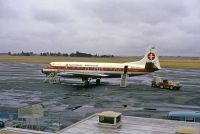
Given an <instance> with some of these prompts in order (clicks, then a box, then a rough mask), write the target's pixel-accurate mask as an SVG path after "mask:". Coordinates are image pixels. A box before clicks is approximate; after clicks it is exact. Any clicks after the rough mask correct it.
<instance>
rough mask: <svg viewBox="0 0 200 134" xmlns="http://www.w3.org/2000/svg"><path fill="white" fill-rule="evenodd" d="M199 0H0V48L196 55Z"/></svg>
mask: <svg viewBox="0 0 200 134" xmlns="http://www.w3.org/2000/svg"><path fill="white" fill-rule="evenodd" d="M199 7H200V2H199V0H176V1H175V0H43V1H41V0H0V47H1V49H0V52H8V51H11V52H20V51H22V50H23V51H33V52H38V53H39V52H48V51H49V52H58V51H60V52H67V53H71V52H75V51H82V52H88V53H93V54H114V55H143V54H144V51H145V50H146V48H147V47H148V46H149V45H155V46H156V47H157V48H158V50H159V54H160V55H168V56H200V45H199V43H200V8H199Z"/></svg>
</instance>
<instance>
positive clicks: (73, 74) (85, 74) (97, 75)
mask: <svg viewBox="0 0 200 134" xmlns="http://www.w3.org/2000/svg"><path fill="white" fill-rule="evenodd" d="M57 75H58V76H61V77H75V78H83V77H85V78H102V77H108V76H109V75H106V74H103V73H98V72H93V73H91V72H60V73H57Z"/></svg>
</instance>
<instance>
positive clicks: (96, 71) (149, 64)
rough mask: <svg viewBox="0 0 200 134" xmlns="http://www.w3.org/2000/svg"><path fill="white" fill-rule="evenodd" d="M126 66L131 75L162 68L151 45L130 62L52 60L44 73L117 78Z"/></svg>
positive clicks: (75, 76)
mask: <svg viewBox="0 0 200 134" xmlns="http://www.w3.org/2000/svg"><path fill="white" fill-rule="evenodd" d="M125 68H126V73H127V74H128V75H129V76H136V75H144V74H147V73H150V72H154V71H156V70H159V69H160V63H159V60H158V56H157V54H156V50H155V47H150V48H149V49H148V50H147V52H146V54H145V56H144V58H143V59H142V60H140V61H136V62H128V63H98V62H51V63H50V64H49V65H48V66H47V67H45V68H43V69H42V72H43V73H44V74H47V75H49V74H51V73H54V74H58V75H59V76H62V77H74V78H93V79H98V78H103V77H107V78H116V77H121V75H122V74H123V73H124V71H125Z"/></svg>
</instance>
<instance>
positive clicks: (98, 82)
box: [82, 78, 101, 86]
mask: <svg viewBox="0 0 200 134" xmlns="http://www.w3.org/2000/svg"><path fill="white" fill-rule="evenodd" d="M82 81H84V85H83V86H89V85H90V81H91V78H82ZM100 85H101V78H97V79H96V86H100Z"/></svg>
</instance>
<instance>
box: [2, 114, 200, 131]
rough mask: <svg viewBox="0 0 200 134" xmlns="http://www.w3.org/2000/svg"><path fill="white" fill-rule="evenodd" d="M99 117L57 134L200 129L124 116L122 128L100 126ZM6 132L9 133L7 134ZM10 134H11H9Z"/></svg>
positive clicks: (80, 122) (166, 121) (183, 123)
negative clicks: (180, 128)
mask: <svg viewBox="0 0 200 134" xmlns="http://www.w3.org/2000/svg"><path fill="white" fill-rule="evenodd" d="M97 123H98V115H97V114H95V115H92V116H90V117H88V118H86V119H84V120H81V121H79V122H77V123H75V124H73V125H71V126H69V127H67V128H65V129H63V130H61V131H59V132H57V133H56V134H80V133H82V134H85V133H87V134H147V133H148V134H175V133H176V129H177V128H178V127H194V128H200V123H195V122H183V121H172V120H163V119H152V118H143V117H132V116H122V126H121V127H120V128H108V127H102V126H98V124H97ZM5 131H8V133H6V132H5ZM9 132H10V133H9ZM13 133H14V134H50V133H48V132H41V131H32V130H25V129H17V128H5V129H4V130H0V134H13Z"/></svg>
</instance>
